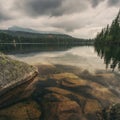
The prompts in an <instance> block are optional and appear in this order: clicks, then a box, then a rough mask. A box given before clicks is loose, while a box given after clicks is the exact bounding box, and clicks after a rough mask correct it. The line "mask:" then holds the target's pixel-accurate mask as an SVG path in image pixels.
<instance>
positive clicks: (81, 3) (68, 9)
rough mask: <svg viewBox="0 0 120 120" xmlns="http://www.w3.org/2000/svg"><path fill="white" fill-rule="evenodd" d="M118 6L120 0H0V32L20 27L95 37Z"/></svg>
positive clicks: (111, 18) (109, 20)
mask: <svg viewBox="0 0 120 120" xmlns="http://www.w3.org/2000/svg"><path fill="white" fill-rule="evenodd" d="M119 6H120V0H0V29H7V28H8V27H11V26H14V25H17V26H21V27H28V28H32V29H36V30H39V31H55V32H60V33H67V34H69V35H72V36H74V37H80V38H93V37H94V36H95V35H96V33H97V32H98V31H100V30H101V28H103V27H105V26H106V25H107V24H110V23H111V22H112V20H113V19H114V17H115V16H116V15H117V13H118V11H119Z"/></svg>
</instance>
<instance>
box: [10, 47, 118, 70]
mask: <svg viewBox="0 0 120 120" xmlns="http://www.w3.org/2000/svg"><path fill="white" fill-rule="evenodd" d="M62 48H63V47H62ZM9 56H10V57H12V58H14V59H16V60H20V61H23V62H26V63H28V64H31V65H37V64H61V65H72V66H77V67H80V68H82V69H87V70H89V71H90V72H95V71H106V70H107V72H108V71H111V69H110V68H108V69H106V64H105V62H104V61H105V60H104V59H101V58H100V57H99V56H98V54H97V52H96V51H95V48H94V47H93V46H80V47H73V48H69V49H65V50H63V49H62V51H60V50H59V51H58V50H56V49H53V50H52V51H50V50H48V51H45V52H44V51H42V52H31V53H24V54H14V55H9ZM115 71H117V72H118V70H115Z"/></svg>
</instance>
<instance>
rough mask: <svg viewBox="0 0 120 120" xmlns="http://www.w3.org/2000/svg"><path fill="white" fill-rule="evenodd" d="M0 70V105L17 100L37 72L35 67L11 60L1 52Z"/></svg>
mask: <svg viewBox="0 0 120 120" xmlns="http://www.w3.org/2000/svg"><path fill="white" fill-rule="evenodd" d="M0 70H1V71H0V107H2V106H4V105H8V104H9V103H10V102H11V103H13V102H15V101H16V99H17V100H18V98H20V96H21V94H22V92H23V91H24V89H25V88H26V87H27V86H28V84H30V82H31V81H33V80H34V78H35V77H36V76H37V74H38V72H37V69H36V68H35V67H33V66H30V65H28V64H26V63H23V62H19V61H16V60H13V59H11V58H10V57H8V56H6V55H4V54H2V53H0ZM18 86H19V87H18ZM18 94H19V96H18Z"/></svg>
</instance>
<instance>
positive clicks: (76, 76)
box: [0, 65, 120, 120]
mask: <svg viewBox="0 0 120 120" xmlns="http://www.w3.org/2000/svg"><path fill="white" fill-rule="evenodd" d="M36 67H37V68H38V76H37V77H36V78H35V79H34V80H32V81H30V82H29V83H28V84H27V85H23V86H22V87H21V88H20V90H21V89H22V91H20V92H17V93H16V92H15V93H14V91H13V92H12V94H13V95H14V96H15V97H16V95H15V94H17V95H18V93H19V94H20V93H21V94H20V96H19V99H18V101H17V102H16V103H14V104H13V105H12V106H8V107H6V108H4V109H0V119H1V117H2V118H4V120H8V119H7V118H9V120H26V119H27V120H93V119H94V120H109V119H107V118H109V117H107V118H106V119H103V118H104V114H105V113H107V111H108V109H109V106H111V105H113V104H117V103H120V96H119V90H118V89H119V88H120V85H119V84H118V82H119V79H118V78H119V76H118V77H116V76H115V75H114V74H113V73H102V72H99V73H96V74H91V73H89V72H88V71H86V70H84V71H83V70H81V69H80V68H76V67H74V66H65V65H37V66H36ZM111 86H112V87H113V88H111ZM15 91H19V90H15ZM13 98H14V97H13ZM6 102H7V101H6ZM18 106H20V107H18ZM23 109H24V110H23ZM110 110H111V109H110ZM117 110H120V109H119V107H118V108H117ZM11 111H12V112H11ZM15 111H18V114H17V116H16V114H14V112H15ZM19 111H21V112H20V113H19ZM31 111H36V112H35V113H37V114H35V113H34V112H31ZM103 111H104V112H103ZM8 113H9V114H8ZM109 113H110V112H109ZM107 115H108V116H109V114H108V113H107ZM117 116H118V115H117ZM114 120H119V119H114Z"/></svg>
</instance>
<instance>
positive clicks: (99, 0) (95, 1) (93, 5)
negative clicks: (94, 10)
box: [90, 0, 105, 7]
mask: <svg viewBox="0 0 120 120" xmlns="http://www.w3.org/2000/svg"><path fill="white" fill-rule="evenodd" d="M103 1H105V0H90V2H91V5H92V7H96V6H97V5H98V4H99V3H101V2H103Z"/></svg>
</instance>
